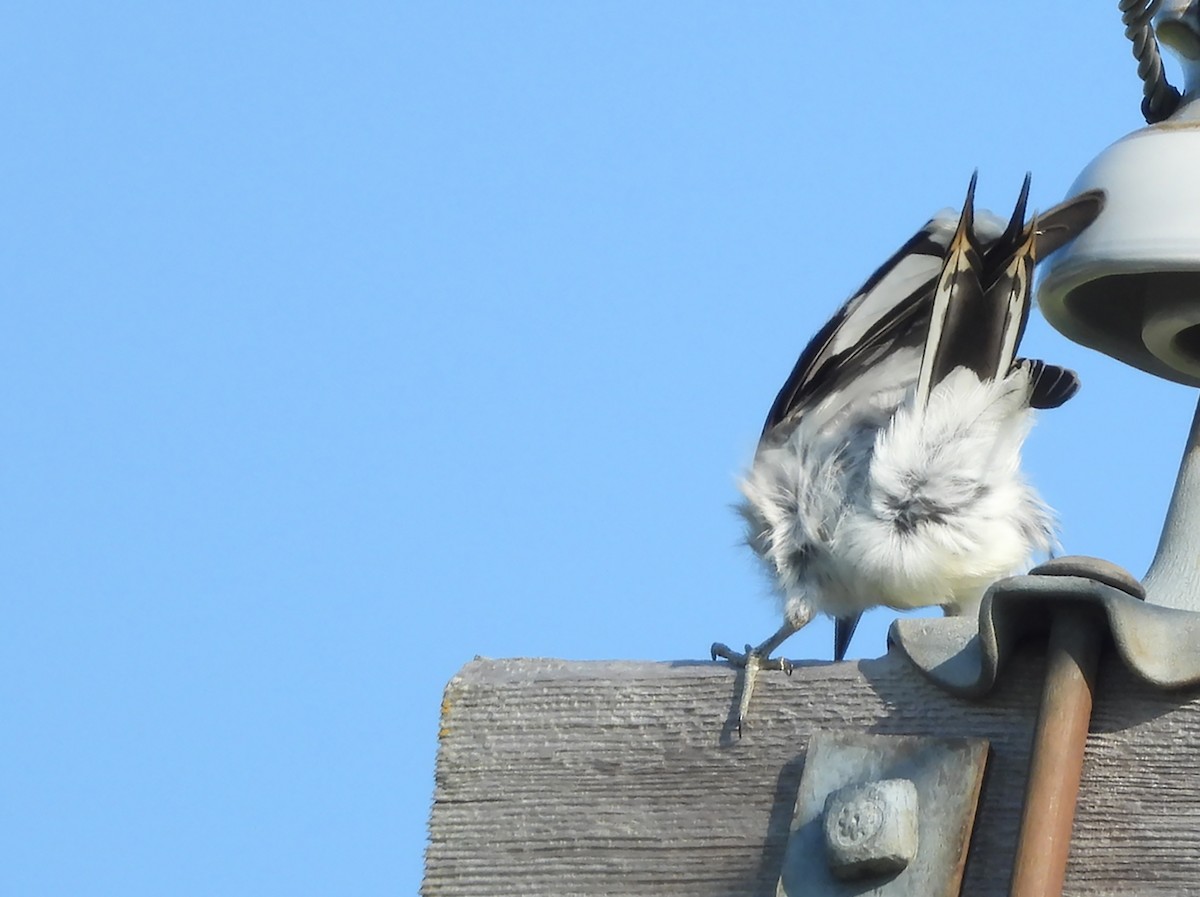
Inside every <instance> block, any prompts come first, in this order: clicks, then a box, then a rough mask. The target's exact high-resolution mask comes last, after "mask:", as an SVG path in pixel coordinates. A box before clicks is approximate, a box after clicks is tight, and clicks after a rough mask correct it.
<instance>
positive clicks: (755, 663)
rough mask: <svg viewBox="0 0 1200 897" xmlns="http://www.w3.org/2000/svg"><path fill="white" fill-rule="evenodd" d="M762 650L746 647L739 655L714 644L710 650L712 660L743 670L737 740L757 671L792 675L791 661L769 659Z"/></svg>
mask: <svg viewBox="0 0 1200 897" xmlns="http://www.w3.org/2000/svg"><path fill="white" fill-rule="evenodd" d="M763 648H764V646H763V645H759V646H758V647H757V648H755V647H753V646H751V645H747V646H746V650H745V651H744V652H741V653H739V652H737V651H734V650H733V649H732V648H730V647H729V646H728V645H723V644H721V643H720V642H714V643H713V646H712V648H711V649H710V653H711V655H712V659H713V660H716V659H717V658H718V657H719V658H721V659H722V660H726V661H728V662H729V664H730V665H731V666H735V667H740V668H741V669H743V670H745V672H744V673H743V675H742V693H741V695H740V697H739V698H738V715H737V732H738V738H741V737H742V723H743V722H744V721H745V719H746V717H747V716H748V715H749V713H750V698H751V696H752V695H753V694H754V683H755V681H756V680H757V678H758V672H759V670H782V671H783V672H784V673H786V674H787V675H789V676H790V675H792V664H791V661H789V660H787V659H785V658H783V657H769V656H767V655H768V651H766V650H763Z"/></svg>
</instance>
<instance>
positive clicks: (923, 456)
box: [740, 350, 1054, 618]
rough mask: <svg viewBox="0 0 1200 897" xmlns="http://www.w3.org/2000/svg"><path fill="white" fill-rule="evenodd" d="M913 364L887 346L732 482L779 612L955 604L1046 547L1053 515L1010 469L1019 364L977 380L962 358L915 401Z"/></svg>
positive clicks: (956, 607)
mask: <svg viewBox="0 0 1200 897" xmlns="http://www.w3.org/2000/svg"><path fill="white" fill-rule="evenodd" d="M919 364H920V353H919V352H918V351H917V350H911V351H908V352H899V353H896V354H894V355H893V356H891V357H889V358H888V359H887V360H885V361H884V362H883V363H882V364H880V365H878V366H877V367H875V368H872V369H871V370H870V371H868V372H867V375H866V376H863V377H860V378H859V379H857V380H856V381H854V382H853V383H852V384H850V386H848V387H847V389H846V390H842V391H839V394H836V395H833V396H830V397H828V398H827V399H826V400H825V401H824V402H822V403H821V405H820V406H818V407H817V408H816V409H814V410H813V411H812V412H810V413H808V414H806V415H804V416H803V417H802V418H801V419H800V421H799V424H798V425H797V426H796V427H795V429H793V430H792V431H791V433H789V434H788V436H787V438H786V440H784V441H783V442H782V443H779V444H775V445H769V444H768V445H764V446H762V447H760V449H759V452H758V454H757V456H756V457H755V459H754V463H753V465H752V466H751V468H750V470H749V472H748V473H747V475H746V476H745V478H744V480H743V481H742V483H741V490H742V494H743V496H744V498H745V500H744V502H743V503H742V505H741V506H740V511H741V513H742V515H743V516H744V517H745V519H746V521H747V524H748V533H747V535H748V541H749V543H750V545H751V547H752V548H753V549H754V551H755V552H756V554H758V556H759V557H760V558H761V559H762V561H763V563H764V564H765V565H766V567H767V570H768V572H769V574H770V576H771V579H772V580H773V581H774V582H775V583H776V585H777V588H778V590H779V592H780V595H781V597H782V599H783V602H784V610H785V612H786V613H787V614H788V616H790V617H793V618H800V617H805V616H808V615H810V613H805V611H810V612H811V611H816V612H820V613H826V614H831V615H834V616H848V615H850V614H854V613H857V612H861V611H863V610H865V609H867V608H869V607H874V606H876V605H880V604H884V605H888V606H891V607H896V608H912V607H922V606H930V605H940V606H942V607H944V608H946V610H947V611H948V612H950V613H957V612H960V611H962V610H964V609H971V608H973V607H974V606H975V605H977V603H978V601H979V599H980V598H981V597H982V595H983V592H984V591H985V590H986V589H987V587H988V586H989V585H991V583H993V582H994V581H995V580H997V579H999V578H1000V577H1003V576H1005V575H1008V574H1010V573H1014V572H1017V571H1019V570H1020V569H1022V568H1023V567H1025V566H1026V565H1028V563H1029V562H1030V559H1031V555H1033V554H1035V553H1039V552H1048V551H1049V550H1050V549H1051V548H1052V547H1053V545H1054V535H1053V518H1052V515H1051V512H1050V510H1049V509H1048V508H1047V507H1046V505H1045V504H1044V503H1043V502H1042V501H1041V499H1040V498H1039V497H1038V496H1037V494H1036V493H1035V492H1034V491H1033V489H1032V488H1031V487H1030V486H1029V484H1028V483H1026V482H1025V480H1024V479H1023V478H1022V476H1021V474H1020V460H1021V445H1022V442H1023V440H1024V438H1025V435H1026V434H1027V433H1028V431H1029V427H1030V425H1031V423H1032V415H1031V413H1030V411H1029V406H1028V399H1029V381H1028V375H1027V373H1026V371H1025V370H1024V369H1023V368H1018V369H1016V370H1015V371H1014V372H1013V373H1012V374H1010V375H1009V376H1007V377H1005V378H1003V379H1001V380H997V381H990V380H989V381H984V382H980V380H979V379H978V378H977V377H976V376H975V375H974V374H972V373H971V372H970V371H968V370H966V369H965V368H960V369H958V370H956V371H954V372H953V373H952V374H951V375H950V376H949V377H947V378H946V379H945V380H943V381H942V382H941V383H940V384H938V385H937V387H936V388H935V389H934V391H933V393H932V394H931V396H930V401H929V405H928V407H927V408H925V409H924V410H923V412H922V409H919V408H916V407H914V404H913V402H912V397H913V384H914V383H915V380H916V375H917V369H918V367H919ZM849 391H852V392H853V395H846V393H847V392H849Z"/></svg>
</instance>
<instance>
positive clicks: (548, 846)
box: [423, 654, 1200, 897]
mask: <svg viewBox="0 0 1200 897" xmlns="http://www.w3.org/2000/svg"><path fill="white" fill-rule="evenodd" d="M1041 675H1042V662H1041V659H1040V657H1038V656H1037V655H1035V654H1029V655H1025V656H1023V657H1020V658H1018V659H1017V661H1016V662H1015V663H1014V664H1013V665H1012V668H1011V669H1010V670H1008V671H1006V673H1005V675H1004V677H1003V681H1002V683H1001V685H1000V687H999V688H997V690H996V691H995V692H994V693H993V694H992V695H991V696H990V697H989V698H988V699H986V700H985V701H982V702H979V703H971V702H966V701H961V700H958V699H956V698H952V697H950V696H948V695H946V694H944V693H942V692H941V691H939V690H937V689H936V688H934V687H933V686H931V685H929V684H928V683H927V682H926V681H925V680H924V679H923V678H922V677H921V676H920V675H919V674H917V673H916V672H915V671H914V670H912V669H911V668H910V667H909V665H908V664H907V663H906V662H905V661H904V660H903V659H901V658H899V657H894V656H889V657H884V658H880V659H879V660H872V661H862V662H859V663H843V664H823V663H822V664H809V665H805V666H801V667H798V668H797V669H796V671H795V674H794V675H793V676H792V677H790V678H788V677H785V676H783V675H764V676H763V677H762V678H761V680H760V684H759V686H758V690H757V691H756V694H755V704H754V708H753V712H752V716H751V719H750V722H749V725H748V727H747V729H746V733H745V737H744V738H742V739H741V740H739V739H738V738H737V735H736V733H735V732H734V731H733V728H732V711H733V695H734V692H733V686H734V678H735V674H734V673H733V672H732V671H730V670H729V669H728V668H727V667H725V666H723V665H716V664H709V663H676V664H653V663H636V662H611V663H609V662H606V663H572V662H566V661H557V660H496V661H493V660H477V661H474V662H472V663H470V664H467V666H466V667H464V668H463V670H462V671H461V672H460V673H459V674H458V675H457V676H456V677H455V678H454V679H453V680H452V681H451V683H450V684H449V686H448V687H447V689H446V697H445V704H444V707H443V713H442V732H441V747H440V750H439V754H438V764H437V778H436V790H435V795H434V806H433V813H432V817H431V822H430V836H431V841H430V845H429V849H428V853H427V859H426V878H425V883H424V887H423V893H424V894H425V895H426V897H453V895H492V894H495V895H502V894H527V895H539V894H556V895H563V894H597V895H599V894H605V895H626V894H628V895H633V894H656V895H676V894H677V895H722V897H728V895H761V897H767V895H774V893H775V884H776V881H777V879H778V876H779V868H780V864H781V862H782V856H783V847H784V844H785V842H786V838H787V831H788V826H789V823H790V821H791V818H792V813H793V809H794V801H795V795H796V787H797V785H798V783H799V780H800V773H801V771H802V769H803V762H804V753H805V749H806V745H807V741H808V733H810V732H811V731H813V730H814V729H832V730H839V729H845V728H851V729H858V730H861V731H868V732H878V733H884V734H914V735H965V736H976V737H983V738H987V739H990V740H991V742H992V748H993V755H992V759H991V762H990V764H989V768H988V774H987V779H986V781H985V785H984V794H983V800H982V803H981V806H980V811H979V815H978V817H977V820H976V830H975V836H974V839H973V841H972V848H971V853H970V857H969V859H968V862H967V870H966V877H965V880H964V887H963V893H964V894H969V895H972V897H987V895H997V897H1000V895H1003V894H1006V893H1007V888H1008V879H1009V874H1010V870H1011V866H1012V858H1013V849H1014V846H1015V843H1016V835H1017V828H1018V814H1019V811H1020V805H1021V799H1022V791H1023V784H1024V776H1025V770H1026V765H1027V762H1028V751H1029V744H1030V739H1031V736H1032V730H1033V722H1034V719H1035V716H1036V709H1037V706H1036V705H1037V701H1038V697H1039V694H1040V690H1041ZM1092 732H1093V734H1092V735H1091V736H1090V738H1089V743H1088V754H1087V760H1086V764H1085V769H1084V778H1083V786H1082V793H1081V797H1080V806H1079V813H1078V815H1077V818H1076V832H1075V838H1074V843H1073V847H1072V858H1071V863H1070V867H1069V869H1068V874H1067V885H1066V890H1065V893H1066V894H1069V895H1101V894H1106V895H1107V894H1122V893H1150V892H1155V893H1173V894H1177V893H1188V892H1196V893H1200V763H1198V762H1197V757H1196V752H1195V749H1194V745H1195V744H1196V743H1197V739H1198V738H1200V692H1197V691H1191V692H1186V693H1173V694H1164V693H1160V692H1156V691H1153V690H1151V689H1150V688H1148V687H1145V686H1143V685H1141V684H1140V683H1138V682H1137V681H1135V680H1133V679H1132V678H1131V677H1130V676H1129V675H1128V673H1126V672H1125V670H1124V669H1123V668H1121V667H1120V666H1119V664H1118V663H1117V662H1116V661H1115V660H1114V659H1113V658H1111V657H1110V658H1107V659H1106V660H1105V661H1104V663H1103V667H1102V671H1101V676H1100V685H1099V688H1098V695H1097V702H1096V709H1095V715H1094V722H1093V730H1092Z"/></svg>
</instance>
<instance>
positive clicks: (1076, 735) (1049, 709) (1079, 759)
mask: <svg viewBox="0 0 1200 897" xmlns="http://www.w3.org/2000/svg"><path fill="white" fill-rule="evenodd" d="M1101 638H1102V628H1101V620H1100V619H1099V618H1098V617H1097V616H1096V615H1095V614H1094V613H1093V612H1092V610H1091V609H1090V608H1087V607H1069V606H1067V607H1062V608H1060V609H1058V611H1057V612H1056V614H1055V616H1054V618H1053V622H1052V623H1051V626H1050V640H1049V648H1048V652H1047V664H1046V682H1045V686H1044V688H1043V691H1042V706H1041V710H1040V711H1039V713H1038V721H1037V728H1036V729H1035V730H1034V736H1033V754H1032V757H1031V759H1030V765H1029V780H1028V782H1027V783H1026V790H1025V808H1024V811H1023V813H1022V818H1021V834H1020V836H1019V837H1018V840H1017V856H1016V861H1015V862H1014V864H1013V877H1012V890H1011V891H1010V895H1011V897H1060V895H1061V894H1062V887H1063V881H1064V879H1065V877H1066V873H1067V854H1068V852H1069V850H1070V846H1071V829H1072V826H1073V824H1074V821H1075V802H1076V799H1077V798H1078V796H1079V779H1080V776H1081V775H1082V773H1083V752H1084V747H1085V746H1086V744H1087V734H1088V724H1089V722H1090V720H1091V716H1092V692H1093V689H1094V687H1095V679H1096V666H1097V663H1098V661H1099V657H1100V645H1101Z"/></svg>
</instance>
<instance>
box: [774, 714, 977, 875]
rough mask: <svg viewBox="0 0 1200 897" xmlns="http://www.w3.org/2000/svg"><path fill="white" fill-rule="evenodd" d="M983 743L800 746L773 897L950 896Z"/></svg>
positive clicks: (895, 740)
mask: <svg viewBox="0 0 1200 897" xmlns="http://www.w3.org/2000/svg"><path fill="white" fill-rule="evenodd" d="M987 754H988V742H987V741H986V740H984V739H981V738H928V737H920V736H915V735H867V734H864V733H858V732H838V733H832V732H817V733H814V734H813V735H812V737H811V739H810V740H809V744H808V753H807V755H806V756H805V759H804V772H803V774H802V776H801V780H800V788H799V791H798V793H797V795H796V813H795V817H794V821H793V823H792V832H791V836H790V837H789V839H788V845H787V850H786V853H785V855H784V861H783V870H782V875H781V877H780V882H779V889H778V894H779V895H780V897H800V895H805V897H816V895H820V897H843V895H845V897H849V895H851V894H853V895H860V897H865V895H871V897H901V895H912V897H954V895H957V894H958V892H959V887H960V885H961V883H962V874H963V867H964V865H965V863H966V858H967V845H968V843H969V842H970V838H971V828H972V826H973V825H974V822H975V808H976V805H977V803H978V800H979V790H980V785H981V783H982V781H983V770H984V766H985V764H986V763H987Z"/></svg>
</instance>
